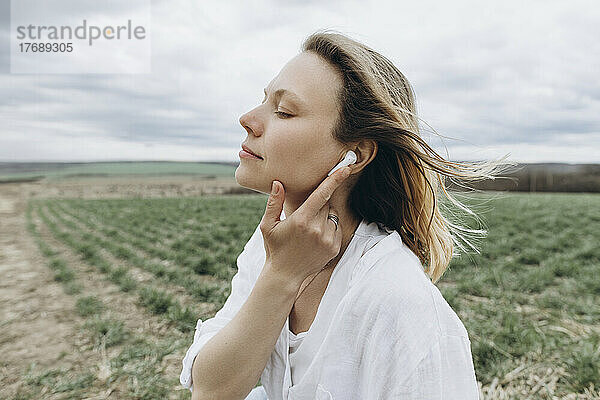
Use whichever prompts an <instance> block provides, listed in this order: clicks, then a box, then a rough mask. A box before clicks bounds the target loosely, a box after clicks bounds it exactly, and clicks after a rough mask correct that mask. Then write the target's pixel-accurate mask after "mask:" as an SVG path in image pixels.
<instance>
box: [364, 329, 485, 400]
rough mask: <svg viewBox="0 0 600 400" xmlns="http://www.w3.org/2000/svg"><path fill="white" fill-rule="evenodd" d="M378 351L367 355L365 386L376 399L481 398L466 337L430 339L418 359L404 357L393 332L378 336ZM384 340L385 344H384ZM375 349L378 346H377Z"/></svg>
mask: <svg viewBox="0 0 600 400" xmlns="http://www.w3.org/2000/svg"><path fill="white" fill-rule="evenodd" d="M378 339H379V343H378V344H377V347H376V349H377V353H374V352H373V353H369V352H367V353H366V354H365V359H364V360H363V361H364V362H365V366H366V368H365V369H364V371H365V375H366V376H364V377H363V382H364V385H363V387H364V388H365V389H366V390H367V392H368V396H369V397H365V398H373V399H381V400H387V399H390V400H391V399H394V400H478V399H479V386H478V385H477V380H476V377H475V370H474V368H473V359H472V356H471V342H470V340H469V338H468V337H465V336H453V335H445V334H441V335H439V336H437V338H436V339H435V340H433V341H431V342H430V346H429V348H428V350H427V352H426V353H425V354H424V355H423V356H422V358H421V359H420V361H419V362H417V363H416V364H411V363H409V362H407V359H406V358H405V357H403V356H402V354H401V352H406V351H407V349H406V348H404V346H399V341H398V338H395V337H394V334H393V333H392V332H388V333H387V334H386V335H383V334H381V335H378ZM382 341H383V343H382ZM374 349H375V348H374Z"/></svg>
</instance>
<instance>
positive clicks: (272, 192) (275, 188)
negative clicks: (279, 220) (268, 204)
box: [271, 181, 279, 195]
mask: <svg viewBox="0 0 600 400" xmlns="http://www.w3.org/2000/svg"><path fill="white" fill-rule="evenodd" d="M278 191H279V186H277V185H275V181H273V185H272V186H271V194H272V195H276V194H277V192H278Z"/></svg>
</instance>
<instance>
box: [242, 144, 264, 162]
mask: <svg viewBox="0 0 600 400" xmlns="http://www.w3.org/2000/svg"><path fill="white" fill-rule="evenodd" d="M242 149H244V151H247V152H248V153H250V154H252V155H253V156H256V157H258V158H260V159H262V157H261V156H259V155H258V154H256V153H255V152H253V151H252V150H251V149H250V148H249V147H248V146H246V145H245V144H242Z"/></svg>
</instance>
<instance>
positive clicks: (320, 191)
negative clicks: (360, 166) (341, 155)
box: [296, 167, 350, 217]
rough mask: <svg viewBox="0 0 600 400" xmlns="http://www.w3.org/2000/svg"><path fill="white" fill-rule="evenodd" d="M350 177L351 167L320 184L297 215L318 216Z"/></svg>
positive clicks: (336, 172)
mask: <svg viewBox="0 0 600 400" xmlns="http://www.w3.org/2000/svg"><path fill="white" fill-rule="evenodd" d="M349 175H350V167H344V168H340V170H339V171H335V172H334V173H333V174H331V175H330V176H328V177H327V178H325V179H324V180H323V182H321V183H320V184H319V186H318V187H317V188H316V189H315V190H314V191H313V192H312V193H311V194H310V196H308V198H307V199H306V200H305V201H304V203H302V205H301V206H300V207H299V208H298V210H296V213H299V214H300V215H306V216H310V217H312V216H314V215H316V214H317V213H318V212H319V210H320V209H321V208H323V206H325V204H327V202H328V201H329V199H330V198H331V195H332V194H333V192H335V189H337V188H338V186H340V184H341V183H342V182H343V181H344V180H345V179H346V178H347V177H348V176H349Z"/></svg>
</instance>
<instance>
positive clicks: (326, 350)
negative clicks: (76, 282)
mask: <svg viewBox="0 0 600 400" xmlns="http://www.w3.org/2000/svg"><path fill="white" fill-rule="evenodd" d="M284 218H285V214H284V213H283V212H282V214H281V219H284ZM264 262H265V250H264V245H263V240H262V233H261V232H260V229H259V227H257V228H256V230H255V231H254V233H253V234H252V237H251V238H250V240H249V241H248V243H246V245H245V246H244V250H243V251H242V253H241V254H240V255H239V256H238V258H237V265H238V272H237V273H236V275H235V276H234V277H233V279H232V282H231V294H230V296H229V297H228V298H227V300H226V302H225V304H224V305H223V307H222V308H221V310H219V311H218V312H217V313H216V314H215V316H214V317H213V318H210V319H207V320H206V321H202V320H201V319H199V320H198V322H197V324H196V330H195V334H194V341H193V343H192V345H191V346H190V348H189V349H188V351H187V353H186V355H185V357H184V358H183V360H182V364H183V368H182V371H181V375H180V382H181V384H182V385H183V386H184V387H186V388H189V389H190V390H192V376H191V370H192V365H193V362H194V358H195V357H196V355H197V354H198V352H199V351H200V349H201V348H202V346H203V345H204V344H205V343H206V342H208V340H210V338H212V337H213V336H214V335H215V334H217V333H218V331H219V330H220V329H221V328H223V327H224V326H225V325H227V323H228V322H229V321H231V319H232V318H233V317H234V316H235V315H236V313H237V312H238V311H239V309H240V308H241V307H242V305H243V304H244V303H245V301H246V299H247V298H248V296H249V295H250V292H251V291H252V288H253V287H254V283H255V282H256V280H257V279H258V276H259V275H260V272H261V270H262V267H263V266H264ZM301 336H302V337H301V340H300V341H298V340H296V341H295V342H291V340H290V337H292V339H293V334H292V332H291V331H290V329H289V317H288V319H287V320H286V322H285V325H284V327H283V329H282V331H281V333H280V335H279V338H278V339H277V342H276V343H275V348H274V349H273V352H272V353H271V356H270V358H269V359H268V360H267V364H266V366H265V369H264V370H263V372H262V374H261V383H262V385H263V387H264V390H265V392H266V394H267V396H268V398H269V400H284V399H285V400H299V399H302V400H304V399H306V400H308V399H311V400H312V399H317V400H326V399H329V400H342V399H343V400H358V399H407V400H408V399H411V400H442V399H443V400H454V399H461V400H472V399H478V398H479V390H478V386H477V381H476V378H475V371H474V368H473V359H472V356H471V342H470V340H469V336H468V334H467V331H466V329H465V327H464V325H463V324H462V322H461V321H460V319H459V318H458V316H457V315H456V313H455V312H454V311H453V310H452V309H451V308H450V306H449V305H448V303H447V302H446V301H445V300H444V298H443V297H442V295H441V293H440V291H439V290H438V289H437V287H436V286H435V285H433V284H432V283H431V280H430V279H429V278H428V277H427V275H426V274H425V272H424V271H423V267H422V265H421V263H420V261H419V259H418V258H417V257H416V255H415V254H414V253H413V252H412V251H410V249H409V248H408V247H406V245H405V244H404V243H402V240H401V238H400V235H399V234H398V233H397V232H396V231H389V230H387V229H385V228H383V227H380V226H378V224H376V223H370V224H368V223H367V222H366V221H365V220H362V221H361V223H360V224H359V226H358V228H357V230H356V232H355V235H354V237H353V238H352V240H351V242H350V244H349V245H348V247H347V248H346V251H345V252H344V254H343V255H342V257H341V259H340V261H339V262H338V264H337V265H336V267H335V268H334V270H333V272H332V274H331V277H330V279H329V282H328V284H327V288H326V290H325V293H324V294H323V297H322V299H321V302H320V304H319V307H318V309H317V313H316V315H315V319H314V320H313V322H312V324H311V326H310V328H309V330H308V331H307V332H306V333H304V334H302V333H301ZM296 339H297V338H296ZM290 346H292V347H290ZM292 378H293V379H292Z"/></svg>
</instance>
